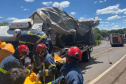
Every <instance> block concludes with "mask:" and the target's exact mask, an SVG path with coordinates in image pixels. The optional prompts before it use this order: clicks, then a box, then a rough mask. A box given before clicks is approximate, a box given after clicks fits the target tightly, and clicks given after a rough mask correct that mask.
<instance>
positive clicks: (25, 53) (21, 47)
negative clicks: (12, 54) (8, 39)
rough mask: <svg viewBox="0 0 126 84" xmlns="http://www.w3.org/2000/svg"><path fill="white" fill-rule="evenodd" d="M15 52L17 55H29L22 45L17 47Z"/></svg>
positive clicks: (26, 48)
mask: <svg viewBox="0 0 126 84" xmlns="http://www.w3.org/2000/svg"><path fill="white" fill-rule="evenodd" d="M17 51H18V53H19V54H23V55H28V54H29V48H28V47H27V46H26V45H24V44H22V45H19V46H18V47H17Z"/></svg>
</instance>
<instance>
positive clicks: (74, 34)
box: [0, 7, 99, 62]
mask: <svg viewBox="0 0 126 84" xmlns="http://www.w3.org/2000/svg"><path fill="white" fill-rule="evenodd" d="M97 25H99V20H98V19H97V18H95V19H93V18H89V19H84V20H78V19H76V18H74V17H72V16H70V15H69V14H67V13H66V12H65V11H63V10H62V9H61V8H56V7H47V8H39V9H37V10H36V11H35V12H34V13H33V14H32V15H31V16H30V17H29V18H28V19H27V20H25V19H23V20H22V19H21V20H20V19H19V20H17V21H16V20H15V21H13V22H12V23H11V24H10V26H9V27H8V26H2V27H0V31H1V32H4V33H1V34H0V40H1V41H6V42H11V43H16V42H17V39H16V38H15V37H13V31H14V29H17V28H20V29H22V31H28V30H30V29H36V30H38V31H44V32H45V33H46V34H47V36H48V37H49V38H50V39H51V40H52V44H53V53H52V54H53V56H55V55H58V56H60V57H61V58H63V59H64V58H65V56H66V53H67V49H68V48H70V47H71V46H77V47H79V48H80V49H81V50H82V52H83V54H82V61H83V62H88V61H89V60H90V53H91V51H92V48H93V45H94V44H95V38H94V33H93V30H92V28H94V27H95V26H97ZM10 38H11V39H10Z"/></svg>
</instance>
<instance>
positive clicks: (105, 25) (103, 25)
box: [100, 25, 108, 27]
mask: <svg viewBox="0 0 126 84" xmlns="http://www.w3.org/2000/svg"><path fill="white" fill-rule="evenodd" d="M100 26H101V27H105V26H108V25H100Z"/></svg>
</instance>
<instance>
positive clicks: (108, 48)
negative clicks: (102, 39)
mask: <svg viewBox="0 0 126 84" xmlns="http://www.w3.org/2000/svg"><path fill="white" fill-rule="evenodd" d="M110 49H112V48H108V49H106V50H103V51H101V52H98V53H95V54H93V55H91V56H95V55H98V54H101V53H103V52H105V51H108V50H110Z"/></svg>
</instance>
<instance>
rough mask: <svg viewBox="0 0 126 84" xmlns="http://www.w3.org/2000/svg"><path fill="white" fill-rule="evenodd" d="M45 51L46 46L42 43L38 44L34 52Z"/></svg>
mask: <svg viewBox="0 0 126 84" xmlns="http://www.w3.org/2000/svg"><path fill="white" fill-rule="evenodd" d="M46 50H47V46H46V45H45V44H43V43H39V44H38V45H37V47H36V52H45V51H46Z"/></svg>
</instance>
